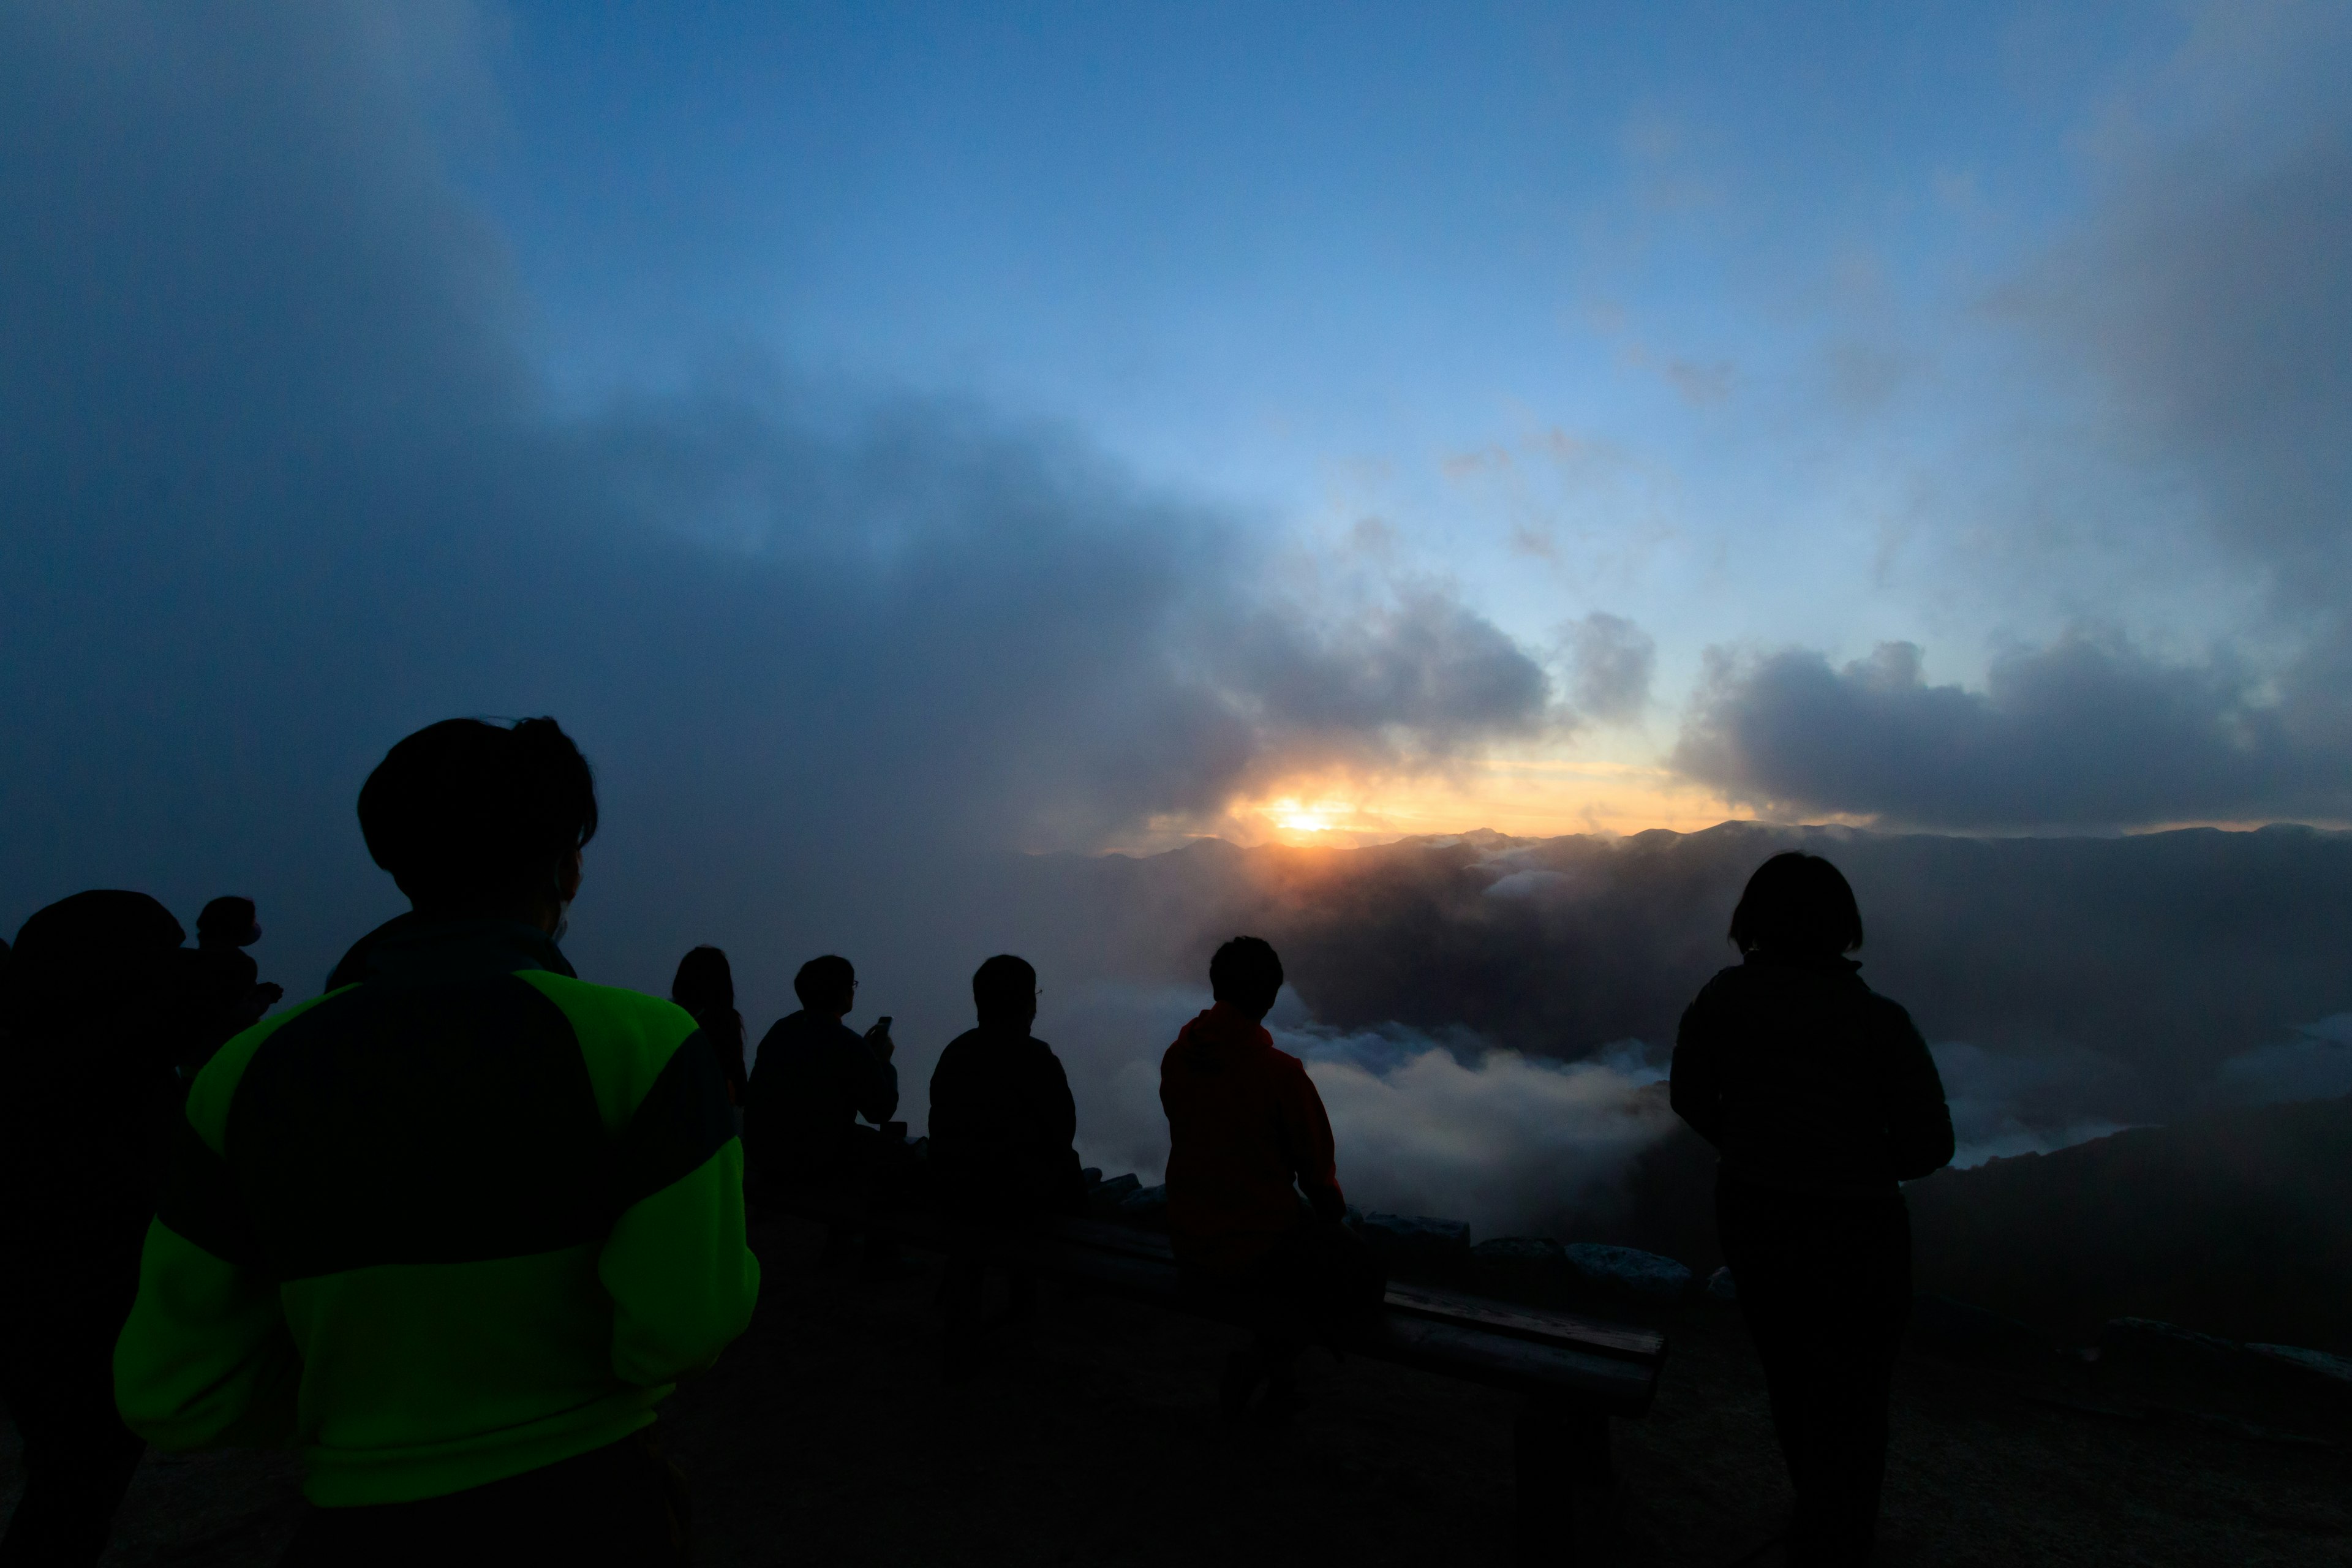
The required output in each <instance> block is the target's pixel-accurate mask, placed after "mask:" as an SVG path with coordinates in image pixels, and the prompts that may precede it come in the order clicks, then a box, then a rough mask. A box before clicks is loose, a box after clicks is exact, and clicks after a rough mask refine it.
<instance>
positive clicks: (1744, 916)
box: [1730, 849, 1862, 958]
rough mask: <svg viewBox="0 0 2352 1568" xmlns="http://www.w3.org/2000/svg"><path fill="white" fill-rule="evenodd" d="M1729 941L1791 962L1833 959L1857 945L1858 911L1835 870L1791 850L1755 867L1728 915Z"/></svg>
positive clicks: (1859, 934) (1859, 935)
mask: <svg viewBox="0 0 2352 1568" xmlns="http://www.w3.org/2000/svg"><path fill="white" fill-rule="evenodd" d="M1730 936H1731V942H1732V945H1733V946H1734V947H1737V948H1738V949H1739V951H1740V952H1743V953H1748V952H1757V951H1759V949H1760V950H1762V951H1764V952H1772V953H1778V954H1781V955H1784V956H1787V957H1790V958H1834V957H1836V956H1837V955H1838V954H1839V953H1842V952H1853V950H1854V949H1856V948H1858V947H1860V946H1861V945H1862V910H1861V907H1860V906H1859V905H1857V904H1856V903H1855V902H1854V901H1853V889H1852V888H1851V887H1848V886H1847V885H1846V879H1845V878H1844V876H1843V874H1841V873H1840V872H1839V870H1838V868H1836V867H1834V866H1832V865H1831V864H1830V863H1829V862H1828V861H1826V860H1824V859H1822V858H1821V857H1820V856H1818V855H1808V854H1806V853H1805V852H1804V851H1803V850H1801V849H1790V850H1788V851H1786V852H1785V853H1783V854H1780V855H1775V856H1773V857H1772V858H1770V859H1769V860H1767V861H1765V862H1764V864H1762V865H1761V866H1759V867H1757V868H1756V874H1755V875H1754V876H1752V877H1750V878H1748V888H1747V890H1746V891H1745V892H1743V893H1741V894H1740V895H1739V905H1738V908H1737V909H1734V910H1732V911H1731V931H1730Z"/></svg>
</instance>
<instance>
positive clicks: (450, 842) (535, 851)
mask: <svg viewBox="0 0 2352 1568" xmlns="http://www.w3.org/2000/svg"><path fill="white" fill-rule="evenodd" d="M360 831H361V832H362V833H363V834H365V835H366V836H367V847H368V853H369V854H370V855H372V856H373V857H374V858H375V863H376V864H377V865H379V866H381V867H383V868H384V869H385V870H387V871H389V872H391V873H392V879H393V880H394V881H395V882H397V883H399V884H400V890H401V891H402V892H404V893H405V894H407V895H408V899H409V901H410V902H411V903H413V904H415V906H416V910H417V912H418V913H420V914H425V915H431V916H456V915H509V916H512V917H513V918H515V919H518V920H523V921H531V922H533V923H535V924H538V925H541V926H543V927H545V928H546V929H547V930H549V931H553V930H555V929H556V928H557V926H558V925H560V924H561V923H562V918H563V909H564V906H565V905H566V904H568V903H569V902H570V901H571V900H572V894H573V893H575V892H577V891H578V890H579V887H580V851H581V848H582V847H583V846H584V845H585V844H586V843H587V842H588V841H589V840H590V839H591V838H593V837H596V781H595V777H594V775H593V773H591V772H590V771H589V767H588V759H587V758H585V757H583V756H582V755H581V754H580V748H579V747H578V746H575V745H573V744H572V737H571V736H569V735H567V734H565V733H564V732H563V731H562V728H561V727H559V726H558V725H557V723H556V722H555V721H554V720H552V719H524V720H520V721H517V722H516V723H514V724H512V725H505V724H493V723H488V722H487V721H483V720H480V719H445V720H443V721H441V722H440V723H438V724H428V725H426V726H425V728H424V729H422V730H419V731H416V733H415V734H414V735H411V736H409V737H408V738H407V739H406V740H404V741H403V742H400V743H399V744H398V745H396V746H394V747H393V749H392V750H391V751H389V752H385V753H384V759H383V762H381V763H377V764H376V769H375V772H373V773H370V774H369V775H368V780H367V783H366V784H364V785H363V786H362V788H361V790H360Z"/></svg>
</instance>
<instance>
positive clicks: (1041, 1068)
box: [1034, 1040, 1078, 1154]
mask: <svg viewBox="0 0 2352 1568" xmlns="http://www.w3.org/2000/svg"><path fill="white" fill-rule="evenodd" d="M1035 1044H1036V1047H1037V1055H1038V1056H1039V1057H1040V1058H1043V1059H1042V1060H1041V1061H1040V1062H1039V1063H1038V1064H1037V1097H1036V1100H1035V1101H1034V1103H1035V1104H1036V1106H1037V1109H1038V1112H1039V1126H1038V1130H1037V1142H1038V1144H1039V1146H1040V1147H1042V1148H1044V1149H1045V1150H1047V1151H1048V1152H1052V1153H1056V1154H1058V1153H1061V1152H1063V1151H1065V1150H1066V1149H1069V1148H1072V1147H1074V1146H1075V1145H1076V1143H1077V1141H1078V1102H1077V1100H1076V1098H1075V1097H1073V1096H1072V1095H1071V1093H1070V1075H1069V1074H1068V1073H1066V1072H1065V1071H1063V1070H1062V1058H1059V1057H1057V1056H1055V1054H1054V1047H1051V1046H1049V1045H1047V1044H1045V1041H1043V1040H1039V1041H1037V1042H1035Z"/></svg>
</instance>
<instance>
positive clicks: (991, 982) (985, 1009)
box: [971, 952, 1037, 1029]
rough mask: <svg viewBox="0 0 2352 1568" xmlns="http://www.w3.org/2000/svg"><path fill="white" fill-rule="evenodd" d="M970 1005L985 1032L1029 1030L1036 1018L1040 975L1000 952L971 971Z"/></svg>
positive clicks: (1022, 961) (1023, 960) (1007, 954)
mask: <svg viewBox="0 0 2352 1568" xmlns="http://www.w3.org/2000/svg"><path fill="white" fill-rule="evenodd" d="M971 1005H972V1006H973V1007H975V1008H976V1009H978V1010H979V1013H980V1026H981V1027H982V1028H983V1029H1015V1028H1017V1029H1026V1028H1027V1027H1028V1026H1030V1025H1031V1024H1032V1023H1034V1022H1035V1021H1036V1017H1037V972H1036V971H1035V970H1034V969H1032V968H1030V967H1029V961H1028V960H1027V959H1024V958H1015V957H1013V955H1012V954H1011V953H1009V952H1000V953H998V954H997V955H996V956H995V957H994V958H992V959H990V960H989V961H988V962H987V963H983V964H982V965H981V966H980V967H979V968H978V969H976V970H974V971H972V976H971Z"/></svg>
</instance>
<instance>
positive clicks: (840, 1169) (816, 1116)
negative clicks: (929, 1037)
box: [743, 953, 906, 1262]
mask: <svg viewBox="0 0 2352 1568" xmlns="http://www.w3.org/2000/svg"><path fill="white" fill-rule="evenodd" d="M793 992H794V993H795V994H797V995H798V996H799V997H800V999H801V1007H800V1011H799V1012H797V1013H793V1014H789V1015H787V1016H784V1017H782V1018H779V1019H777V1020H776V1022H775V1025H774V1026H772V1028H770V1029H769V1030H768V1032H767V1034H766V1035H765V1036H764V1037H762V1038H761V1041H760V1048H759V1050H758V1052H757V1053H756V1054H755V1055H754V1056H753V1058H752V1061H751V1081H750V1083H749V1085H748V1086H747V1089H746V1092H745V1096H744V1108H743V1144H744V1152H745V1153H746V1155H747V1156H748V1158H749V1160H750V1163H751V1174H752V1181H753V1184H754V1187H755V1189H756V1190H757V1191H759V1192H761V1193H762V1194H772V1193H775V1192H778V1191H781V1190H783V1189H788V1188H789V1189H793V1190H797V1191H801V1192H807V1193H812V1194H816V1195H818V1196H820V1197H822V1198H824V1199H826V1200H828V1201H829V1202H832V1203H835V1204H836V1205H842V1206H844V1207H845V1208H846V1209H849V1210H851V1211H856V1210H862V1209H863V1207H864V1206H865V1205H866V1204H868V1203H870V1202H872V1201H873V1200H874V1198H875V1197H876V1196H877V1195H879V1194H877V1182H879V1181H887V1179H888V1177H889V1176H890V1174H891V1173H893V1172H895V1171H896V1170H897V1168H898V1162H897V1161H896V1160H895V1159H892V1158H890V1157H889V1156H887V1155H886V1154H885V1152H883V1150H882V1148H881V1143H882V1142H883V1136H882V1133H881V1132H880V1131H877V1129H880V1128H882V1127H883V1126H884V1124H885V1123H888V1124H889V1126H890V1127H891V1128H893V1129H895V1130H896V1132H897V1135H898V1137H897V1138H896V1139H894V1140H893V1142H894V1143H898V1147H899V1148H903V1146H904V1145H903V1143H902V1142H898V1141H899V1140H903V1138H904V1137H905V1134H906V1127H905V1124H904V1123H901V1122H891V1121H890V1115H891V1113H892V1112H893V1111H895V1110H898V1068H896V1067H893V1066H892V1065H891V1062H890V1057H891V1054H892V1052H893V1050H894V1049H895V1048H896V1047H894V1045H893V1044H892V1042H891V1039H890V1020H889V1019H887V1018H883V1019H881V1020H879V1021H877V1023H876V1024H875V1025H874V1026H872V1027H870V1028H868V1029H867V1030H866V1033H865V1034H864V1035H863V1036H862V1037H861V1036H860V1035H858V1034H857V1033H856V1031H855V1030H853V1029H851V1028H849V1027H848V1026H845V1025H844V1024H843V1023H842V1021H841V1020H842V1019H843V1017H845V1016H846V1015H847V1014H848V1012H849V1009H850V1008H851V1006H852V1005H855V1003H856V999H857V972H856V970H855V969H853V968H852V967H851V966H850V963H849V960H847V959H845V958H841V957H837V956H835V955H834V954H832V953H827V954H825V955H824V957H822V958H812V959H810V960H809V961H808V962H807V963H803V964H802V965H801V969H800V973H798V974H796V975H794V976H793ZM861 1116H863V1117H864V1118H865V1119H866V1121H870V1122H872V1123H873V1124H874V1125H873V1126H872V1127H861V1126H859V1125H858V1123H857V1119H858V1118H859V1117H861ZM854 1228H855V1227H854V1226H846V1225H845V1224H836V1225H835V1228H834V1232H833V1240H832V1243H831V1245H830V1246H829V1247H827V1248H826V1257H827V1258H840V1257H842V1256H844V1255H845V1253H846V1251H847V1248H848V1245H849V1242H850V1239H851V1237H852V1235H853V1232H854ZM880 1258H881V1254H880V1253H877V1254H876V1255H875V1260H876V1261H877V1262H878V1261H880Z"/></svg>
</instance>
